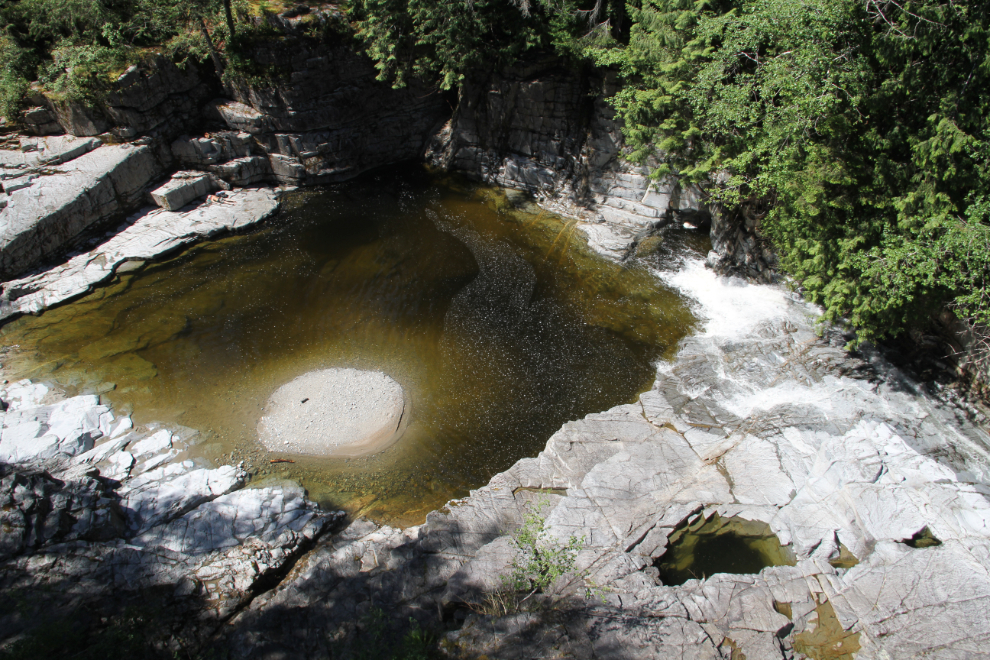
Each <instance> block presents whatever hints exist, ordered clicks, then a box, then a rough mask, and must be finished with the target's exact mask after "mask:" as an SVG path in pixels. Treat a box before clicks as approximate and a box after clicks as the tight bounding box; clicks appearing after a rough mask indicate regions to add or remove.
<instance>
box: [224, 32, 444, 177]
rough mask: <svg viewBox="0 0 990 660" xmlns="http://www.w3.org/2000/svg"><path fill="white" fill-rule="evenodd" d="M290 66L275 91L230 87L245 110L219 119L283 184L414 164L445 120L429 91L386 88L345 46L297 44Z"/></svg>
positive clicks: (438, 102)
mask: <svg viewBox="0 0 990 660" xmlns="http://www.w3.org/2000/svg"><path fill="white" fill-rule="evenodd" d="M290 64H291V73H290V74H289V76H288V79H287V80H286V81H285V82H281V83H279V84H277V85H273V86H270V87H260V86H252V85H247V84H239V85H232V86H231V87H230V88H229V90H228V91H229V93H230V94H231V96H233V98H234V99H235V100H236V101H238V102H240V103H242V104H243V105H244V106H247V107H246V108H243V110H244V113H243V114H240V115H239V114H238V112H236V110H235V111H232V112H231V111H228V112H222V113H221V114H222V115H223V118H224V120H225V122H226V123H227V125H228V126H229V127H230V128H231V129H234V130H241V131H244V132H247V133H250V134H251V135H253V136H254V139H255V142H256V143H257V144H258V145H259V146H260V147H261V149H262V151H263V152H264V153H265V154H266V155H267V156H268V157H269V158H270V165H271V168H272V172H273V175H274V177H275V178H276V179H277V180H279V181H281V182H284V183H295V184H304V185H316V184H323V183H330V182H334V181H341V180H345V179H349V178H351V177H354V176H356V175H358V174H360V173H361V172H364V171H366V170H368V169H371V168H373V167H378V166H381V165H387V164H390V163H397V162H400V161H404V160H412V159H417V158H419V157H420V156H421V154H422V152H423V148H424V146H425V144H426V142H427V140H428V139H429V138H430V136H431V135H432V134H433V133H434V132H435V131H436V130H438V129H439V128H440V126H441V125H442V124H443V122H444V121H445V120H446V119H447V118H448V117H449V116H450V112H451V108H450V106H449V105H448V104H447V103H446V102H445V101H444V99H443V96H442V95H441V94H440V93H439V90H437V89H436V88H435V87H433V86H429V85H426V84H422V83H419V82H414V83H413V84H411V85H410V86H408V87H406V88H404V89H392V88H391V86H389V85H388V84H385V83H382V82H379V81H377V80H375V76H376V73H377V72H376V70H375V68H374V66H373V64H372V62H371V61H370V60H369V59H368V58H366V57H364V56H361V55H358V54H356V53H354V52H353V50H352V49H351V47H350V46H348V45H338V46H317V47H307V46H305V45H301V47H300V48H299V49H297V51H296V52H295V53H294V56H293V59H292V61H291V63H290Z"/></svg>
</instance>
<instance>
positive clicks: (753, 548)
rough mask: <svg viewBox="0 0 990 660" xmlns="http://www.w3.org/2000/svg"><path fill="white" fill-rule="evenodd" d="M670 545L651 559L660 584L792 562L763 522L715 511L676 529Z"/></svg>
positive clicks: (784, 564) (789, 552) (751, 570)
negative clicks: (729, 516) (728, 516)
mask: <svg viewBox="0 0 990 660" xmlns="http://www.w3.org/2000/svg"><path fill="white" fill-rule="evenodd" d="M668 542H669V543H670V546H669V547H668V549H667V551H666V552H664V553H663V555H661V556H660V558H659V559H657V561H656V562H655V563H654V565H655V566H656V568H657V569H658V570H659V571H660V581H661V582H662V583H663V584H666V585H670V586H677V585H680V584H684V583H685V582H687V581H688V580H692V579H697V580H704V579H705V578H708V577H710V576H712V575H715V574H716V573H733V574H735V575H753V574H756V573H759V572H760V571H762V570H763V569H764V568H767V567H769V566H794V565H795V563H796V562H795V560H794V557H793V555H792V553H791V551H790V549H789V548H786V547H784V546H781V545H780V541H779V540H778V539H777V537H776V535H774V533H773V532H771V531H770V526H769V525H767V524H766V523H761V522H754V521H751V520H744V519H742V518H737V517H731V518H722V517H721V516H719V515H718V514H717V513H716V514H712V516H711V517H709V518H707V519H705V518H699V519H698V520H696V521H694V522H693V523H691V524H689V525H686V526H685V527H682V528H681V529H679V530H676V531H675V532H674V533H673V534H671V535H670V538H669V539H668Z"/></svg>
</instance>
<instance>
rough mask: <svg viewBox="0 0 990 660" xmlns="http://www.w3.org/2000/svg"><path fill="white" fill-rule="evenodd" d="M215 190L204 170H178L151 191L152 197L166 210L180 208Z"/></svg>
mask: <svg viewBox="0 0 990 660" xmlns="http://www.w3.org/2000/svg"><path fill="white" fill-rule="evenodd" d="M212 190H213V184H212V182H211V181H210V177H209V176H208V175H207V174H204V173H202V172H176V173H175V174H173V175H172V178H171V179H170V180H169V181H168V182H167V183H165V184H163V185H161V186H159V187H158V188H156V189H154V190H152V191H151V199H152V200H154V202H155V204H157V205H158V206H159V207H160V208H163V209H165V210H166V211H178V210H179V209H180V208H182V207H183V206H185V205H186V204H188V203H189V202H191V201H193V200H194V199H199V198H200V197H202V196H204V195H207V194H209V193H210V192H211V191H212Z"/></svg>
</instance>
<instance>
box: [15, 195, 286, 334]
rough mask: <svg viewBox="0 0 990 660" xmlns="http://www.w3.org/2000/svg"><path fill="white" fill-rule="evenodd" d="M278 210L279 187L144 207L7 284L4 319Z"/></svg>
mask: <svg viewBox="0 0 990 660" xmlns="http://www.w3.org/2000/svg"><path fill="white" fill-rule="evenodd" d="M277 210H278V199H277V197H276V194H275V191H274V190H271V189H265V188H249V189H241V190H236V191H233V192H229V193H227V198H226V201H224V202H222V203H217V202H210V203H205V204H200V205H198V206H196V207H194V208H191V209H188V210H184V211H181V212H172V211H164V210H162V209H145V210H143V211H141V212H140V213H138V214H137V215H134V216H132V217H130V218H128V220H127V224H125V225H124V226H123V227H122V228H121V229H120V230H119V231H118V232H117V233H115V234H114V235H113V236H111V237H110V238H109V239H108V240H107V241H106V242H104V243H102V244H100V245H98V246H96V247H94V248H93V249H92V250H91V251H89V252H85V253H83V254H78V255H75V256H73V257H71V258H70V259H69V261H68V262H67V263H65V264H63V265H61V266H57V267H55V268H53V269H51V270H48V271H45V272H42V273H39V274H37V275H32V276H29V277H25V278H24V279H20V280H13V281H10V282H6V283H5V284H4V291H3V298H2V299H0V319H3V318H7V317H10V316H13V315H16V314H25V313H33V312H38V311H40V310H42V309H45V308H46V307H49V306H51V305H54V304H57V303H59V302H63V301H65V300H68V299H70V298H74V297H76V296H79V295H82V294H84V293H87V292H89V291H91V290H92V288H93V287H94V286H96V285H97V284H100V283H102V282H105V281H107V280H108V279H110V278H111V277H112V276H113V274H114V272H115V270H116V269H117V268H118V267H120V265H121V264H123V263H124V262H126V261H145V260H148V259H153V258H155V257H157V256H160V255H162V254H166V253H168V252H170V251H172V250H174V249H176V248H178V247H180V246H182V245H186V244H188V243H191V242H193V241H196V240H200V239H201V238H205V237H208V236H212V235H215V234H217V233H219V232H222V231H231V230H238V229H243V228H245V227H249V226H251V225H253V224H255V223H258V222H261V221H262V220H265V219H266V218H268V217H270V216H271V215H272V214H274V213H275V212H276V211H277Z"/></svg>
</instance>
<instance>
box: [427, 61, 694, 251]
mask: <svg viewBox="0 0 990 660" xmlns="http://www.w3.org/2000/svg"><path fill="white" fill-rule="evenodd" d="M615 89H616V88H615V83H614V74H612V73H611V72H609V71H604V70H589V71H576V70H574V69H573V68H565V67H564V65H563V64H562V63H561V62H558V61H555V60H547V59H544V60H541V61H538V62H534V63H531V64H520V65H517V66H515V67H512V68H510V69H508V70H506V71H504V72H502V73H499V74H493V75H492V76H491V77H490V78H489V79H487V80H484V81H474V82H471V83H468V84H466V85H465V86H464V87H463V88H462V90H461V94H460V99H459V102H458V105H457V110H456V112H455V113H454V116H453V118H452V119H451V121H450V122H449V123H448V124H447V125H446V126H445V127H444V128H443V130H442V131H441V132H440V133H438V134H437V136H436V137H435V138H434V140H433V141H432V142H431V145H430V150H429V152H428V154H427V158H428V159H429V160H430V161H431V162H433V163H434V164H436V165H438V166H440V167H444V168H447V169H451V170H455V171H459V172H463V173H465V174H467V175H469V176H471V177H473V178H476V179H479V180H481V181H484V182H486V183H489V184H494V185H499V186H503V187H507V188H514V189H517V190H525V191H527V192H529V193H531V194H533V195H534V196H535V197H536V198H537V200H538V202H539V203H540V204H541V205H542V206H544V207H546V208H548V209H550V210H553V211H557V212H560V213H562V214H564V215H567V216H571V217H576V218H578V219H579V220H580V222H579V226H580V227H581V229H583V230H584V232H585V233H586V234H587V235H588V238H589V241H590V243H591V245H592V247H594V248H595V249H596V250H598V251H599V252H601V253H603V254H607V255H609V256H611V257H613V258H625V257H627V256H629V254H631V252H632V249H633V248H634V247H635V244H636V242H637V241H639V240H642V239H643V238H645V237H647V236H649V235H650V234H651V233H654V232H656V231H657V230H658V229H660V228H661V227H663V226H664V225H666V224H667V223H670V222H674V221H679V222H685V221H689V222H693V223H706V222H707V220H708V215H709V209H708V207H707V205H706V204H705V202H704V201H703V199H702V194H701V191H700V190H698V189H696V188H684V187H682V186H680V185H678V184H677V182H676V181H675V180H672V179H668V180H663V181H654V180H652V179H651V178H650V177H649V174H650V164H649V163H646V164H641V165H638V164H634V163H630V162H629V161H627V160H625V159H624V158H623V156H624V154H625V153H626V152H627V149H626V148H625V146H624V143H623V138H622V131H621V124H620V123H619V122H617V121H616V119H615V117H614V111H613V110H612V108H611V106H609V104H608V101H607V98H608V97H609V96H610V95H611V94H613V93H614V92H615Z"/></svg>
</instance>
